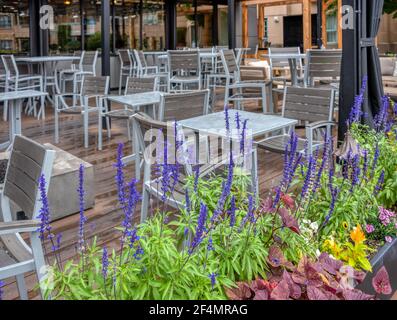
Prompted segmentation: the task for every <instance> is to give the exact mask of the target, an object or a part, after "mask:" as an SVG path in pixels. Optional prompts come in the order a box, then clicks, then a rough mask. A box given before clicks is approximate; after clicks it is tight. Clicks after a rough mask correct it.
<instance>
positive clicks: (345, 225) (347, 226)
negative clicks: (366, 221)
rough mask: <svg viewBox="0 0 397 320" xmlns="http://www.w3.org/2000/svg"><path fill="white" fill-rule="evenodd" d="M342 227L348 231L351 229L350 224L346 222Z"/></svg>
mask: <svg viewBox="0 0 397 320" xmlns="http://www.w3.org/2000/svg"><path fill="white" fill-rule="evenodd" d="M342 227H343V228H345V229H347V228H349V224H348V223H347V222H346V221H343V223H342Z"/></svg>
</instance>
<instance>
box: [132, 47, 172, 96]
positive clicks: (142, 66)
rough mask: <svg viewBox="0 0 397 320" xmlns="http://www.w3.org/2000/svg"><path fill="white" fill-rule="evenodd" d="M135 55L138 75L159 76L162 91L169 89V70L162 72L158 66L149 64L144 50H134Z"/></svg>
mask: <svg viewBox="0 0 397 320" xmlns="http://www.w3.org/2000/svg"><path fill="white" fill-rule="evenodd" d="M133 56H134V57H135V61H136V63H137V77H138V78H140V77H147V76H150V77H154V76H155V77H157V78H158V86H159V89H160V90H162V91H168V72H160V71H159V67H158V66H149V65H148V64H147V61H146V58H145V55H144V53H143V51H138V50H133Z"/></svg>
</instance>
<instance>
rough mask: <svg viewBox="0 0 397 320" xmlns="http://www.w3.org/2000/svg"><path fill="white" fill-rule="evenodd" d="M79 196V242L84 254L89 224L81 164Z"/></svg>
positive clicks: (81, 166) (82, 166)
mask: <svg viewBox="0 0 397 320" xmlns="http://www.w3.org/2000/svg"><path fill="white" fill-rule="evenodd" d="M77 191H78V194H79V205H80V221H79V240H78V248H79V250H80V251H81V252H82V251H84V249H85V248H84V247H85V246H84V244H85V237H84V226H85V223H86V222H87V218H86V217H85V215H84V209H85V208H84V207H85V203H84V197H85V191H84V165H83V164H81V165H80V168H79V187H78V189H77Z"/></svg>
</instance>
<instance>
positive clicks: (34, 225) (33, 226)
mask: <svg viewBox="0 0 397 320" xmlns="http://www.w3.org/2000/svg"><path fill="white" fill-rule="evenodd" d="M39 226H40V221H39V220H22V221H11V222H0V235H3V234H12V233H18V232H35V231H37V229H38V228H39Z"/></svg>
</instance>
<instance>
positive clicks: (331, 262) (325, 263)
mask: <svg viewBox="0 0 397 320" xmlns="http://www.w3.org/2000/svg"><path fill="white" fill-rule="evenodd" d="M318 261H319V262H320V264H321V266H322V268H323V269H324V270H325V271H327V272H328V273H330V274H332V275H336V274H337V273H338V271H339V270H340V268H342V266H343V262H342V261H339V260H335V259H332V258H331V257H330V256H329V254H328V253H325V252H323V253H321V255H320V256H319V258H318Z"/></svg>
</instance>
